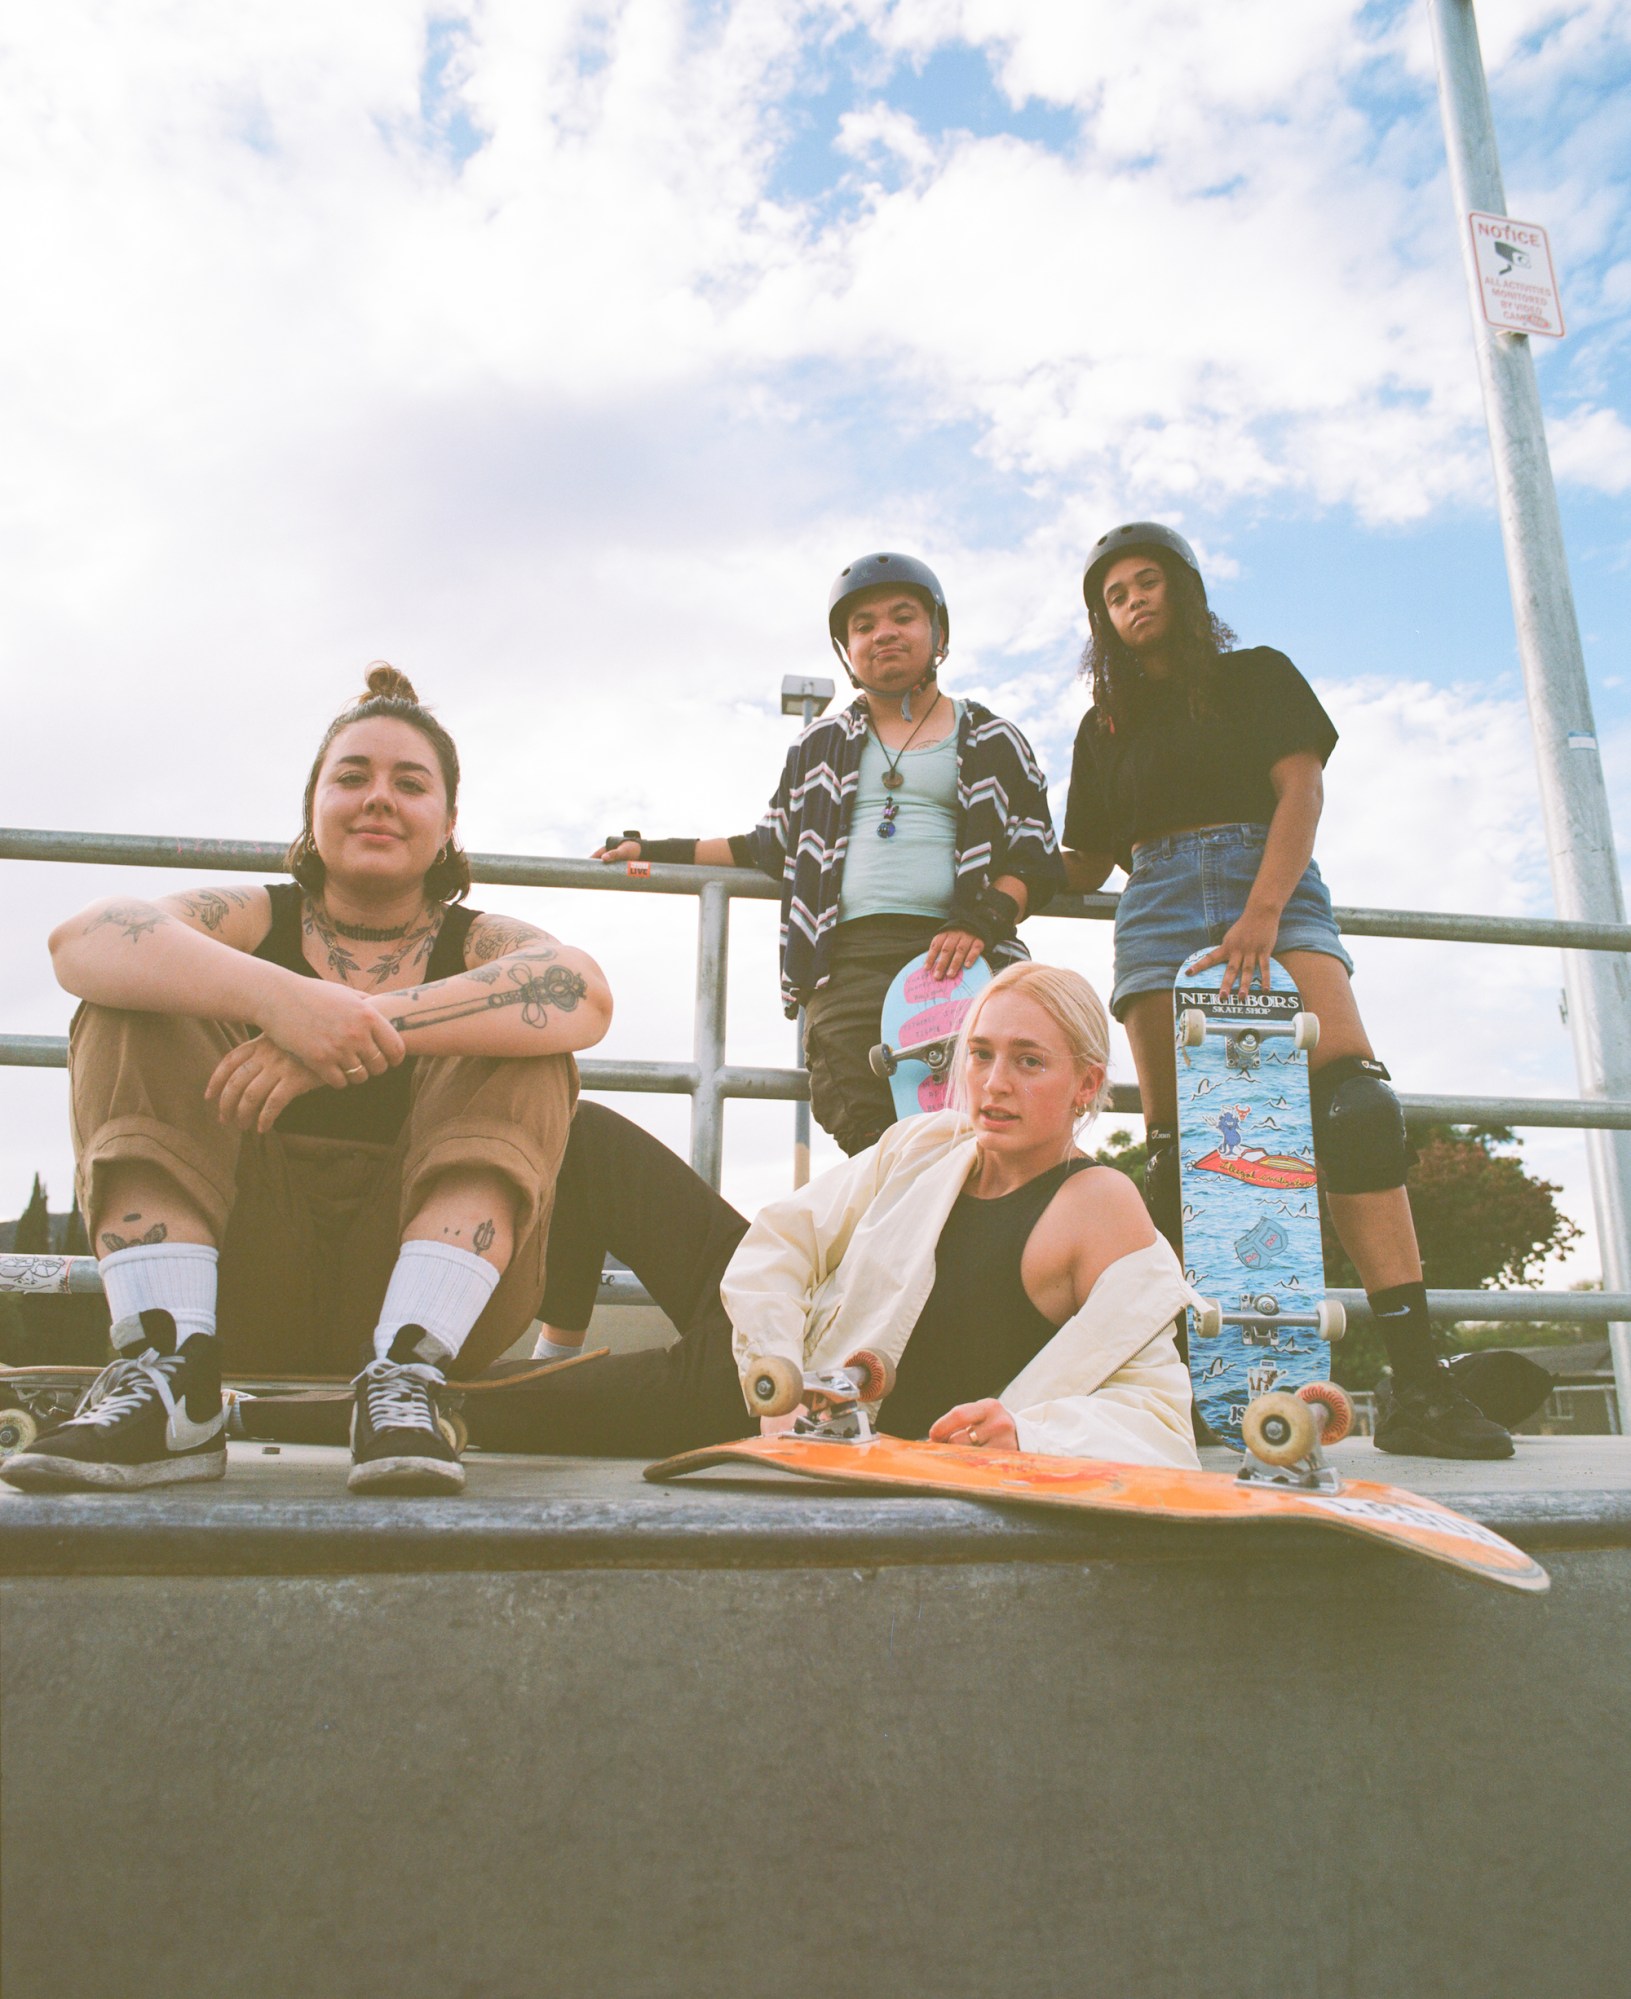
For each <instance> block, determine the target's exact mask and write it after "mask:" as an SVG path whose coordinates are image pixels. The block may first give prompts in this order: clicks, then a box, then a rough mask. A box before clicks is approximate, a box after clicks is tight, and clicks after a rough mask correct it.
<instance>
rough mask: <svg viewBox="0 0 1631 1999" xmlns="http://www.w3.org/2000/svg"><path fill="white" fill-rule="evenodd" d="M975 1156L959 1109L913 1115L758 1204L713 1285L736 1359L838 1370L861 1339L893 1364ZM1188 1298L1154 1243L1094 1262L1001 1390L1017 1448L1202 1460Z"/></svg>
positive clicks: (1124, 1460)
mask: <svg viewBox="0 0 1631 1999" xmlns="http://www.w3.org/2000/svg"><path fill="white" fill-rule="evenodd" d="M974 1154H975V1139H974V1134H973V1131H972V1129H971V1128H970V1126H969V1123H968V1120H967V1119H966V1118H965V1117H964V1116H963V1115H962V1113H961V1112H959V1111H938V1112H935V1113H933V1114H932V1115H930V1116H927V1117H914V1118H908V1119H907V1120H906V1121H905V1122H904V1123H903V1124H897V1125H892V1126H891V1127H890V1129H889V1130H888V1131H886V1132H885V1133H884V1135H883V1137H882V1138H881V1139H880V1140H879V1141H878V1143H877V1144H876V1145H874V1146H872V1147H871V1148H870V1149H869V1150H867V1151H866V1152H863V1153H860V1154H859V1155H858V1156H857V1157H856V1158H854V1159H851V1160H849V1161H847V1162H846V1163H845V1164H844V1165H842V1166H837V1167H834V1168H833V1170H832V1171H831V1172H829V1173H824V1174H822V1175H821V1177H820V1178H819V1179H817V1180H813V1181H812V1182H811V1183H810V1185H809V1186H808V1187H805V1188H804V1189H803V1190H802V1191H801V1192H800V1193H798V1194H795V1195H794V1196H793V1197H792V1198H791V1199H790V1200H786V1201H775V1202H772V1203H771V1205H770V1206H769V1207H767V1208H763V1209H761V1210H760V1212H759V1215H758V1216H757V1218H756V1219H755V1221H754V1223H753V1225H752V1227H751V1228H750V1229H749V1230H748V1232H747V1234H746V1235H745V1236H744V1237H743V1238H742V1241H741V1243H740V1244H739V1246H738V1248H737V1251H736V1254H735V1255H734V1256H733V1257H732V1258H731V1260H730V1264H729V1266H728V1267H727V1269H726V1271H725V1276H724V1280H723V1282H722V1283H721V1285H720V1287H719V1288H720V1296H721V1297H722V1298H723V1299H724V1301H725V1309H726V1311H727V1312H728V1313H729V1314H730V1320H731V1326H732V1328H733V1334H734V1346H735V1350H736V1360H737V1365H738V1367H742V1368H745V1367H746V1365H747V1363H748V1362H749V1361H750V1360H754V1359H760V1358H768V1357H769V1356H771V1355H773V1354H781V1355H784V1356H785V1357H786V1358H788V1359H789V1360H792V1361H794V1362H796V1363H797V1364H798V1365H799V1366H800V1367H803V1368H813V1369H823V1368H829V1367H840V1366H842V1365H843V1363H844V1362H845V1361H846V1360H848V1359H849V1357H850V1355H851V1354H853V1353H855V1352H856V1351H857V1350H858V1349H859V1348H861V1347H871V1348H873V1349H874V1350H875V1351H877V1352H879V1353H883V1354H887V1355H888V1356H889V1358H890V1359H891V1360H894V1361H898V1360H899V1359H900V1356H901V1354H902V1353H903V1352H904V1351H905V1349H906V1343H907V1341H908V1340H909V1339H910V1338H911V1334H912V1328H913V1327H914V1326H915V1325H916V1324H917V1320H918V1315H919V1313H920V1312H921V1311H922V1310H923V1307H924V1305H925V1303H926V1302H927V1301H928V1296H929V1293H930V1291H931V1290H932V1289H933V1288H934V1272H935V1250H936V1247H937V1245H938V1243H939V1241H940V1231H941V1229H942V1228H943V1227H944V1226H945V1222H946V1217H947V1216H948V1215H949V1214H950V1213H951V1209H952V1203H953V1202H954V1201H955V1200H956V1199H957V1196H958V1195H959V1194H960V1193H961V1192H962V1190H963V1187H964V1185H965V1183H966V1182H967V1180H968V1176H969V1174H970V1172H971V1171H972V1170H973V1166H974ZM1193 1298H1194V1293H1193V1292H1192V1291H1191V1290H1190V1288H1189V1286H1188V1285H1187V1284H1186V1283H1185V1281H1184V1276H1183V1272H1182V1270H1181V1269H1180V1268H1179V1265H1178V1259H1177V1258H1176V1257H1175V1256H1174V1255H1173V1253H1172V1251H1171V1250H1170V1249H1169V1248H1168V1246H1167V1244H1166V1243H1165V1242H1164V1241H1163V1240H1162V1239H1161V1237H1159V1236H1157V1237H1156V1239H1155V1241H1154V1242H1153V1243H1151V1244H1150V1245H1149V1247H1148V1248H1146V1249H1140V1250H1134V1251H1133V1252H1132V1253H1131V1254H1130V1255H1127V1256H1123V1257H1119V1258H1118V1259H1117V1260H1116V1261H1115V1262H1114V1263H1112V1264H1111V1265H1110V1266H1109V1267H1108V1268H1107V1269H1105V1270H1104V1271H1102V1272H1101V1273H1100V1275H1099V1278H1098V1281H1097V1282H1096V1283H1095V1284H1094V1286H1093V1289H1092V1292H1091V1293H1090V1294H1089V1296H1088V1298H1087V1301H1086V1303H1085V1304H1083V1306H1082V1308H1081V1310H1080V1311H1078V1312H1077V1313H1076V1314H1075V1315H1074V1316H1073V1317H1072V1318H1069V1319H1067V1320H1066V1321H1065V1323H1064V1324H1063V1325H1062V1326H1061V1327H1060V1328H1059V1330H1058V1332H1056V1333H1055V1334H1054V1336H1053V1338H1052V1339H1051V1340H1049V1341H1048V1343H1047V1345H1046V1346H1045V1347H1043V1349H1042V1350H1041V1352H1040V1353H1038V1354H1037V1355H1036V1357H1035V1358H1034V1359H1033V1360H1032V1361H1031V1362H1029V1364H1028V1365H1027V1366H1025V1367H1024V1368H1022V1369H1021V1370H1020V1372H1019V1373H1018V1374H1017V1375H1016V1376H1015V1377H1014V1379H1013V1380H1012V1381H1011V1382H1009V1384H1008V1386H1007V1387H1006V1388H1005V1389H1004V1390H1003V1392H1002V1396H1001V1401H1002V1404H1003V1407H1004V1408H1005V1409H1007V1411H1008V1413H1009V1414H1010V1415H1011V1416H1012V1417H1013V1419H1014V1426H1015V1428H1016V1430H1017V1431H1018V1433H1019V1444H1020V1449H1021V1450H1026V1451H1047V1452H1051V1453H1054V1454H1055V1455H1058V1456H1064V1457H1092V1458H1109V1459H1112V1460H1114V1461H1115V1462H1117V1463H1120V1464H1166V1465H1183V1466H1186V1467H1189V1468H1194V1467H1196V1466H1198V1464H1199V1463H1200V1460H1199V1458H1198V1457H1197V1456H1196V1454H1195V1445H1194V1441H1193V1436H1192V1432H1191V1429H1190V1421H1189V1404H1190V1388H1189V1373H1188V1370H1187V1369H1186V1368H1185V1366H1184V1364H1183V1361H1182V1360H1181V1359H1180V1358H1179V1355H1178V1347H1177V1343H1176V1341H1175V1339H1174V1337H1173V1333H1174V1321H1175V1320H1176V1318H1177V1316H1178V1314H1179V1313H1180V1312H1181V1311H1182V1310H1183V1309H1184V1307H1185V1306H1186V1305H1187V1304H1189V1303H1191V1302H1192V1301H1193Z"/></svg>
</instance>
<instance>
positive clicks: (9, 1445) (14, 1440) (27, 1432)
mask: <svg viewBox="0 0 1631 1999" xmlns="http://www.w3.org/2000/svg"><path fill="white" fill-rule="evenodd" d="M39 1434H40V1426H39V1424H38V1423H36V1422H35V1420H34V1418H33V1417H32V1416H31V1415H29V1413H28V1411H27V1410H26V1409H0V1458H10V1457H15V1456H16V1454H17V1453H18V1452H19V1451H26V1450H27V1449H28V1447H29V1445H30V1444H32V1443H33V1441H34V1439H35V1438H36V1437H37V1436H38V1435H39Z"/></svg>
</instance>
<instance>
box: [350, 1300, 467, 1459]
mask: <svg viewBox="0 0 1631 1999" xmlns="http://www.w3.org/2000/svg"><path fill="white" fill-rule="evenodd" d="M423 1338H424V1328H423V1327H421V1326H403V1327H402V1328H401V1330H400V1331H399V1332H398V1333H397V1336H396V1338H395V1339H394V1340H392V1342H391V1355H392V1358H391V1359H389V1360H371V1361H370V1362H369V1363H368V1365H367V1366H366V1367H365V1368H364V1369H363V1371H362V1373H361V1374H359V1375H358V1376H357V1378H356V1380H355V1381H354V1382H353V1383H352V1386H353V1387H354V1388H355V1389H356V1391H357V1402H356V1407H355V1409H354V1410H353V1411H352V1415H351V1476H350V1478H348V1479H347V1480H346V1483H347V1484H348V1485H349V1486H350V1488H351V1490H352V1491H353V1492H417V1493H434V1492H462V1491H463V1490H464V1466H463V1465H462V1464H460V1463H459V1454H458V1452H457V1450H455V1449H454V1446H453V1434H452V1430H451V1427H450V1426H445V1425H444V1424H443V1423H442V1421H441V1415H440V1411H439V1410H438V1408H437V1403H436V1392H437V1390H438V1389H440V1388H444V1387H445V1386H446V1385H447V1384H446V1377H445V1376H444V1375H443V1374H442V1371H441V1370H440V1368H437V1367H433V1366H432V1365H431V1364H430V1363H429V1362H428V1361H422V1360H418V1359H416V1358H414V1353H413V1350H414V1346H415V1344H416V1343H417V1342H418V1341H419V1340H422V1339H423Z"/></svg>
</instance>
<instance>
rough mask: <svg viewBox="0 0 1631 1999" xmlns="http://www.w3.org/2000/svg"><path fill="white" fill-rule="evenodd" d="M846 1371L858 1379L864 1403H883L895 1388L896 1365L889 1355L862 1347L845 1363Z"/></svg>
mask: <svg viewBox="0 0 1631 1999" xmlns="http://www.w3.org/2000/svg"><path fill="white" fill-rule="evenodd" d="M844 1370H845V1372H846V1373H847V1374H851V1375H853V1376H855V1378H856V1385H857V1386H858V1387H859V1389H860V1391H861V1400H862V1401H863V1402H881V1401H882V1400H883V1399H884V1397H885V1396H886V1395H888V1394H890V1393H891V1392H892V1390H893V1389H894V1386H895V1363H894V1362H893V1361H892V1360H891V1359H890V1358H889V1356H888V1355H887V1354H881V1353H874V1352H873V1351H872V1349H871V1347H862V1349H861V1351H860V1352H859V1353H852V1354H851V1355H850V1357H849V1359H848V1360H847V1361H845V1363H844Z"/></svg>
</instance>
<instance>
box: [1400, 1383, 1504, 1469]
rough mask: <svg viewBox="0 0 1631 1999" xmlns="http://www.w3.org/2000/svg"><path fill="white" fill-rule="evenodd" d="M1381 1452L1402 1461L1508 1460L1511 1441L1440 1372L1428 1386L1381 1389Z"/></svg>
mask: <svg viewBox="0 0 1631 1999" xmlns="http://www.w3.org/2000/svg"><path fill="white" fill-rule="evenodd" d="M1374 1441H1375V1444H1376V1448H1377V1449H1378V1450H1379V1451H1392V1452H1395V1453H1396V1454H1397V1455H1398V1456H1400V1457H1415V1458H1509V1457H1511V1455H1512V1439H1511V1437H1510V1436H1509V1435H1508V1434H1507V1432H1506V1431H1505V1430H1503V1429H1502V1428H1501V1426H1500V1424H1499V1423H1492V1422H1491V1421H1490V1419H1489V1418H1488V1417H1487V1416H1486V1415H1485V1414H1484V1412H1483V1411H1482V1410H1481V1409H1479V1408H1478V1407H1477V1406H1476V1405H1475V1404H1473V1403H1471V1402H1469V1401H1468V1400H1467V1398H1466V1396H1464V1395H1463V1394H1462V1393H1461V1390H1460V1389H1459V1388H1457V1387H1456V1385H1455V1383H1454V1382H1453V1381H1452V1380H1451V1378H1450V1375H1449V1371H1448V1370H1447V1369H1446V1368H1444V1367H1435V1368H1434V1370H1433V1373H1432V1376H1431V1377H1430V1379H1428V1380H1427V1381H1407V1382H1404V1383H1403V1384H1401V1383H1399V1382H1396V1381H1392V1380H1390V1378H1389V1377H1388V1376H1386V1375H1384V1376H1383V1378H1382V1380H1381V1381H1380V1382H1378V1383H1377V1388H1376V1436H1375V1439H1374Z"/></svg>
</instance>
